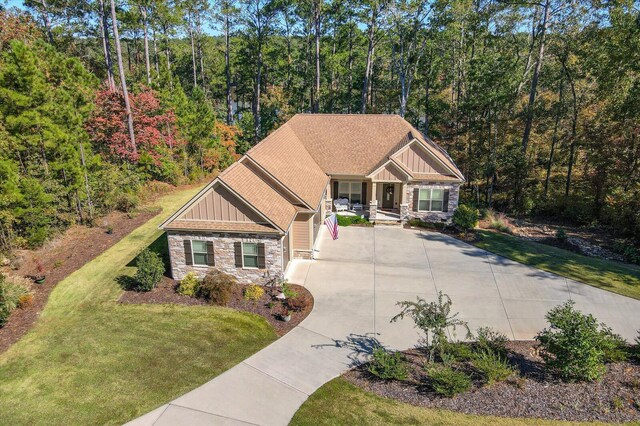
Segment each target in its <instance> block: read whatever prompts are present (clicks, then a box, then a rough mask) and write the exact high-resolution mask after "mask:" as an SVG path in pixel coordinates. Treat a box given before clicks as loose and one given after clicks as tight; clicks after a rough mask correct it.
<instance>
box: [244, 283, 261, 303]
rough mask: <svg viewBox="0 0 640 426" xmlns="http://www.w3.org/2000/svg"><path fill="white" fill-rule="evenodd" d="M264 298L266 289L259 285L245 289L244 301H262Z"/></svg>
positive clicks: (252, 285)
mask: <svg viewBox="0 0 640 426" xmlns="http://www.w3.org/2000/svg"><path fill="white" fill-rule="evenodd" d="M262 296H264V289H263V288H262V286H259V285H257V284H251V285H250V286H248V287H247V288H245V289H244V300H253V301H256V300H260V298H261V297H262Z"/></svg>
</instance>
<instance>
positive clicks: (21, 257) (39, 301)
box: [0, 209, 160, 353]
mask: <svg viewBox="0 0 640 426" xmlns="http://www.w3.org/2000/svg"><path fill="white" fill-rule="evenodd" d="M159 212H160V209H141V210H140V211H138V212H135V213H133V214H127V213H122V212H112V213H110V214H109V215H107V216H105V217H103V218H101V219H99V220H98V224H103V223H107V224H109V225H110V226H112V227H113V233H112V234H108V233H107V232H106V230H105V228H104V227H100V226H95V227H87V226H81V225H76V226H73V227H71V228H69V229H68V230H67V231H66V232H65V233H64V234H63V235H61V236H60V237H58V238H55V239H53V240H52V241H49V242H48V243H46V244H45V245H44V246H43V247H42V248H40V249H38V250H16V251H15V252H14V257H15V259H18V261H17V262H15V264H17V265H19V266H18V268H17V269H15V270H11V269H10V268H6V269H5V270H4V271H3V273H6V274H10V275H21V276H33V275H35V273H36V265H35V262H34V259H39V260H40V262H41V263H42V265H43V266H44V268H45V274H46V280H45V282H44V283H43V284H33V285H32V286H31V291H32V292H33V303H32V304H31V305H30V306H28V307H26V308H24V309H16V310H15V311H13V312H12V313H11V316H10V317H9V322H8V323H7V324H6V325H5V326H4V327H2V328H0V353H2V352H4V351H5V350H7V348H9V346H11V345H12V344H13V343H14V342H16V341H17V340H18V339H20V337H22V336H23V335H24V334H25V333H26V332H27V331H29V330H30V329H31V327H32V326H33V324H34V323H35V322H36V321H37V319H38V318H39V316H40V312H41V311H42V309H43V308H44V306H45V305H46V303H47V300H48V298H49V294H50V293H51V291H52V290H53V289H54V287H55V286H56V285H57V284H58V283H59V282H60V281H62V280H63V279H64V278H66V277H67V276H68V275H70V274H71V273H72V272H74V271H76V270H78V269H80V268H81V267H82V266H83V265H84V264H85V263H87V262H89V261H91V260H93V259H94V258H95V257H97V256H98V255H100V254H102V252H104V251H105V250H107V249H108V248H109V247H111V246H113V245H114V244H116V243H117V242H118V241H120V240H121V239H122V238H123V237H124V236H125V235H127V234H129V233H130V232H131V231H133V230H134V229H136V228H138V227H139V226H140V225H142V224H143V223H145V222H147V221H148V220H149V219H151V218H152V217H154V216H156V215H157V214H158V213H159Z"/></svg>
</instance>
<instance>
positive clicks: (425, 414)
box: [290, 378, 593, 426]
mask: <svg viewBox="0 0 640 426" xmlns="http://www.w3.org/2000/svg"><path fill="white" fill-rule="evenodd" d="M569 424H571V425H580V424H587V423H570V422H559V421H550V420H540V419H506V418H500V417H490V416H472V415H467V414H461V413H456V412H452V411H446V410H436V409H429V408H422V407H416V406H413V405H409V404H404V403H401V402H397V401H394V400H391V399H386V398H381V397H379V396H377V395H373V394H371V393H368V392H365V391H363V390H361V389H359V388H357V387H355V386H354V385H352V384H351V383H349V382H347V381H346V380H344V379H342V378H337V379H334V380H332V381H330V382H329V383H327V384H325V385H324V386H322V387H321V388H320V389H318V390H317V391H316V392H315V393H314V394H313V395H311V396H310V397H309V399H308V400H307V401H306V402H305V403H304V404H303V405H302V407H300V409H299V410H298V412H297V413H296V415H295V416H294V417H293V419H292V421H291V423H290V425H292V426H307V425H308V426H316V425H331V426H334V425H452V426H453V425H456V426H472V425H473V426H476V425H486V426H511V425H516V426H523V425H537V426H538V425H539V426H558V425H569ZM588 424H593V423H588Z"/></svg>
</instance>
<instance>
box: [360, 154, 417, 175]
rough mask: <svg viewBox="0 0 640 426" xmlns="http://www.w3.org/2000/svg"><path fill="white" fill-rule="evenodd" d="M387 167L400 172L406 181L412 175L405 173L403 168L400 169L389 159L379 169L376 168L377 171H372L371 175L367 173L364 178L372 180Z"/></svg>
mask: <svg viewBox="0 0 640 426" xmlns="http://www.w3.org/2000/svg"><path fill="white" fill-rule="evenodd" d="M388 165H392V166H393V167H395V168H396V169H397V170H400V171H401V172H402V174H404V175H405V176H406V177H407V178H408V179H411V177H412V175H411V174H410V173H409V172H408V171H406V170H405V169H404V168H402V167H400V166H399V165H398V164H397V163H396V162H395V160H394V159H393V158H389V159H387V161H385V162H384V163H383V164H382V165H381V166H380V167H378V168H377V169H375V170H374V171H372V172H371V173H369V174H368V175H367V176H366V177H367V178H369V179H373V178H374V177H375V175H377V174H378V173H380V171H382V170H383V169H384V168H385V167H387V166H388Z"/></svg>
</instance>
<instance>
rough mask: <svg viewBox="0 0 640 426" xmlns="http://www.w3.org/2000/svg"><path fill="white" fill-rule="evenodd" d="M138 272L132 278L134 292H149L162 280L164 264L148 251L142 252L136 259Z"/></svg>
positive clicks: (158, 257)
mask: <svg viewBox="0 0 640 426" xmlns="http://www.w3.org/2000/svg"><path fill="white" fill-rule="evenodd" d="M136 265H137V267H138V270H137V271H136V275H135V276H134V281H135V290H136V291H151V290H153V289H154V288H155V286H156V285H158V283H159V282H160V280H161V279H162V275H163V274H164V262H163V261H162V258H161V257H160V256H159V255H158V254H157V253H154V252H152V251H151V250H149V249H145V250H143V251H142V252H141V253H140V254H139V255H138V257H137V259H136Z"/></svg>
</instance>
